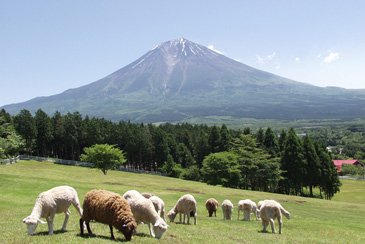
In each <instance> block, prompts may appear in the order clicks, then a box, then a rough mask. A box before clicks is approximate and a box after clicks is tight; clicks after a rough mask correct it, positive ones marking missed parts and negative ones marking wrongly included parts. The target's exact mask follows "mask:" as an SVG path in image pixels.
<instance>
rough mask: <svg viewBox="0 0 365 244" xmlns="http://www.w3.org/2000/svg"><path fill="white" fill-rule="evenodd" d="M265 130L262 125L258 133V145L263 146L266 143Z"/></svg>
mask: <svg viewBox="0 0 365 244" xmlns="http://www.w3.org/2000/svg"><path fill="white" fill-rule="evenodd" d="M264 137H265V135H264V130H263V129H262V128H261V127H260V128H259V129H258V131H257V133H256V141H257V143H258V146H259V147H261V146H263V144H264Z"/></svg>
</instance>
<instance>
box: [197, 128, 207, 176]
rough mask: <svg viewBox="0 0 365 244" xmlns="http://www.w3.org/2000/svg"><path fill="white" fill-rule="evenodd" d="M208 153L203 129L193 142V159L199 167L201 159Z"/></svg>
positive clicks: (201, 163) (201, 164) (205, 134)
mask: <svg viewBox="0 0 365 244" xmlns="http://www.w3.org/2000/svg"><path fill="white" fill-rule="evenodd" d="M209 153H210V148H209V144H208V135H207V133H205V132H204V131H200V132H199V134H198V136H197V137H196V138H195V144H194V159H195V161H196V163H197V165H198V167H199V169H200V168H201V167H202V166H203V160H204V158H205V157H206V156H207V155H209Z"/></svg>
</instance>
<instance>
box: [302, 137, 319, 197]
mask: <svg viewBox="0 0 365 244" xmlns="http://www.w3.org/2000/svg"><path fill="white" fill-rule="evenodd" d="M303 156H304V159H305V160H306V166H307V167H306V174H305V177H304V180H305V182H304V184H305V186H308V187H309V194H310V196H311V197H313V187H316V186H319V180H320V177H321V175H320V170H319V165H320V161H319V158H318V155H317V152H316V149H315V148H314V145H313V143H312V140H311V138H310V137H309V136H308V135H306V136H305V137H304V138H303Z"/></svg>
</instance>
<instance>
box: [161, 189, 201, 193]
mask: <svg viewBox="0 0 365 244" xmlns="http://www.w3.org/2000/svg"><path fill="white" fill-rule="evenodd" d="M165 190H167V191H179V192H188V193H195V194H205V193H204V192H199V191H194V190H190V189H177V188H167V189H165Z"/></svg>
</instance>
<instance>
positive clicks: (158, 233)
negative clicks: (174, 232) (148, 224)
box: [153, 221, 169, 239]
mask: <svg viewBox="0 0 365 244" xmlns="http://www.w3.org/2000/svg"><path fill="white" fill-rule="evenodd" d="M168 227H169V226H168V225H167V224H166V223H165V222H164V221H161V222H160V221H157V222H156V223H155V224H154V225H153V230H154V232H155V237H156V238H157V239H160V238H161V237H162V235H163V233H165V231H166V230H167V228H168Z"/></svg>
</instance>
